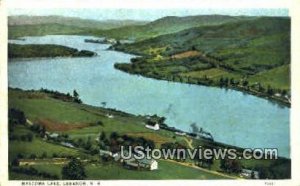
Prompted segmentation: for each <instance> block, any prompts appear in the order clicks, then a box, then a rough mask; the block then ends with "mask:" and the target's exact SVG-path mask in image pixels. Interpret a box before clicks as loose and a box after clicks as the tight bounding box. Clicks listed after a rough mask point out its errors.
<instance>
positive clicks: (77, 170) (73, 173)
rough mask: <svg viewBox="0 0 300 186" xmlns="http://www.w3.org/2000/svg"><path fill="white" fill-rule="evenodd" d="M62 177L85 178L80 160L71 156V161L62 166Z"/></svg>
mask: <svg viewBox="0 0 300 186" xmlns="http://www.w3.org/2000/svg"><path fill="white" fill-rule="evenodd" d="M62 178H63V179H66V180H83V179H85V178H86V174H85V169H84V166H83V165H82V163H81V162H80V160H78V159H75V158H72V159H71V161H70V162H69V163H68V164H67V165H65V166H64V167H63V168H62Z"/></svg>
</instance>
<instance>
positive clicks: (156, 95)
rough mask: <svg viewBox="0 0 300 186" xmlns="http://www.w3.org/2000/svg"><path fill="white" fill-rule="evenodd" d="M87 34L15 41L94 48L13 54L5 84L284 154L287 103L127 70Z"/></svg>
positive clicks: (121, 57)
mask: <svg viewBox="0 0 300 186" xmlns="http://www.w3.org/2000/svg"><path fill="white" fill-rule="evenodd" d="M89 38H93V37H90V36H42V37H25V40H24V41H21V40H13V41H10V42H13V43H18V44H59V45H64V46H69V47H73V48H77V49H79V50H83V49H84V50H90V51H94V52H97V54H98V56H95V57H88V58H43V59H13V60H11V61H10V62H9V64H8V84H9V86H10V87H14V88H16V87H18V88H22V89H40V88H47V89H51V90H57V91H60V92H64V93H67V92H70V93H72V91H73V90H74V89H76V90H77V92H78V93H79V95H80V98H81V99H82V101H83V102H84V103H86V104H90V105H94V106H101V103H102V102H106V103H107V104H106V107H109V108H116V109H118V110H122V111H125V112H129V113H133V114H141V115H145V114H157V115H159V116H165V117H166V118H167V119H166V123H167V124H168V125H169V126H174V127H176V128H179V129H182V130H185V131H189V130H190V124H191V123H194V122H195V123H197V124H198V126H199V127H202V128H203V129H204V130H206V131H209V132H211V133H212V134H213V136H214V138H215V140H216V141H219V142H223V143H228V144H230V145H236V146H240V147H245V148H278V152H279V155H280V156H285V157H289V156H290V145H289V144H290V133H289V114H290V109H289V108H288V107H283V106H279V105H278V104H275V103H272V102H270V101H268V100H266V99H263V98H259V97H255V96H252V95H247V94H244V93H242V92H239V91H235V90H226V89H221V88H217V87H207V86H199V85H188V84H181V83H176V82H167V81H162V80H155V79H151V78H145V77H142V76H139V75H130V74H127V73H124V72H122V71H119V70H116V69H114V63H117V62H119V63H120V62H127V63H128V62H130V59H131V58H132V57H134V56H133V55H129V54H125V53H121V52H117V51H110V50H107V48H108V47H109V45H105V44H96V43H85V42H84V39H89Z"/></svg>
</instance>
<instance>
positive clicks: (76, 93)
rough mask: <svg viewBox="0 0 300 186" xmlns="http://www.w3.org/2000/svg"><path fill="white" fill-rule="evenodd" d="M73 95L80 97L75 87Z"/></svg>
mask: <svg viewBox="0 0 300 186" xmlns="http://www.w3.org/2000/svg"><path fill="white" fill-rule="evenodd" d="M73 97H74V98H79V94H78V92H77V91H76V90H75V89H74V90H73Z"/></svg>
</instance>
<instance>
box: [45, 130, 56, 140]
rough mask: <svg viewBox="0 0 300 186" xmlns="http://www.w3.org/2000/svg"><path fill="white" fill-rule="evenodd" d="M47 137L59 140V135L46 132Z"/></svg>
mask: <svg viewBox="0 0 300 186" xmlns="http://www.w3.org/2000/svg"><path fill="white" fill-rule="evenodd" d="M46 136H47V137H48V138H52V139H56V138H58V136H59V134H57V133H49V132H46Z"/></svg>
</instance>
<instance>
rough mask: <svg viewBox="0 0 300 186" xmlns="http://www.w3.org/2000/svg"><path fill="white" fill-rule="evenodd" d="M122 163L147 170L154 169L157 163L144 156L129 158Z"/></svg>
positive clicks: (156, 167)
mask: <svg viewBox="0 0 300 186" xmlns="http://www.w3.org/2000/svg"><path fill="white" fill-rule="evenodd" d="M124 164H125V165H127V166H130V167H133V168H137V169H140V168H143V169H148V170H156V169H158V163H157V161H156V160H154V159H151V160H148V159H146V158H144V159H141V160H138V159H135V158H130V159H129V160H124Z"/></svg>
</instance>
